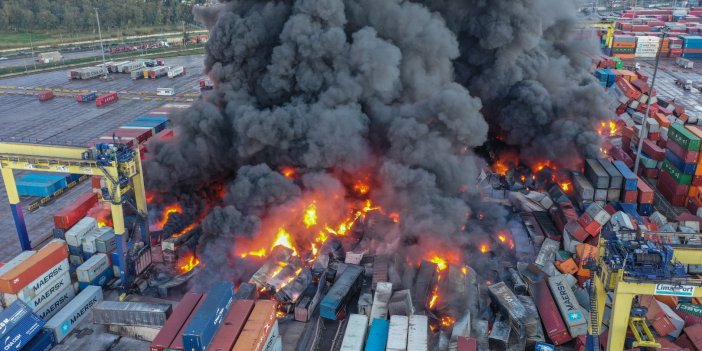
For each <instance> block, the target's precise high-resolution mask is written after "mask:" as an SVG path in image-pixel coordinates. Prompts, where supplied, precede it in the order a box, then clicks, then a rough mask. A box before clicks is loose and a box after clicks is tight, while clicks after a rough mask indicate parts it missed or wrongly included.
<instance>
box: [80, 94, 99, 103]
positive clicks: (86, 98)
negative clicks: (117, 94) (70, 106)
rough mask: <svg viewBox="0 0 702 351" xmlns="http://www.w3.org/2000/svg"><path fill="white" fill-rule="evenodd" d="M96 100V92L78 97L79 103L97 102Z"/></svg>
mask: <svg viewBox="0 0 702 351" xmlns="http://www.w3.org/2000/svg"><path fill="white" fill-rule="evenodd" d="M96 98H97V93H96V92H94V91H93V92H90V93H84V94H78V95H76V101H78V102H89V101H93V100H95V99H96Z"/></svg>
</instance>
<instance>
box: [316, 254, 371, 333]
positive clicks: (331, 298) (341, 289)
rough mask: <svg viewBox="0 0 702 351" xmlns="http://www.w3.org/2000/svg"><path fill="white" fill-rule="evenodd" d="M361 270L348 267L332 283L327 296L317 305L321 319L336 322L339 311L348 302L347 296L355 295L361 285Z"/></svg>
mask: <svg viewBox="0 0 702 351" xmlns="http://www.w3.org/2000/svg"><path fill="white" fill-rule="evenodd" d="M362 273H363V268H362V267H359V266H356V265H348V266H347V267H346V269H345V270H344V272H343V273H342V274H341V276H340V277H339V279H337V280H336V282H334V285H332V287H331V289H329V292H327V295H326V296H324V298H323V299H322V302H321V303H320V305H319V307H320V308H319V315H320V316H322V318H326V319H331V320H336V319H337V318H338V313H339V311H340V310H341V309H342V308H343V307H344V306H343V305H344V304H345V303H346V302H348V300H349V296H350V295H353V294H355V293H356V292H357V291H358V289H360V287H361V286H360V285H361V284H362Z"/></svg>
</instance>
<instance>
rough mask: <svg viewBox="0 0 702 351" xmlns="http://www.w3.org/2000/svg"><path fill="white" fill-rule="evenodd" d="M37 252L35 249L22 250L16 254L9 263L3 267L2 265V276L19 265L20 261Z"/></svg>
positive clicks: (0, 271)
mask: <svg viewBox="0 0 702 351" xmlns="http://www.w3.org/2000/svg"><path fill="white" fill-rule="evenodd" d="M36 253H37V252H36V251H34V250H28V251H22V252H20V253H19V254H18V255H17V256H15V257H14V258H13V259H11V260H10V261H8V262H7V263H5V264H4V265H3V266H2V267H0V276H2V275H4V274H5V273H7V272H9V271H11V270H12V269H13V268H15V267H17V266H19V264H20V263H22V262H24V261H26V260H27V259H29V258H30V257H32V256H34V254H36Z"/></svg>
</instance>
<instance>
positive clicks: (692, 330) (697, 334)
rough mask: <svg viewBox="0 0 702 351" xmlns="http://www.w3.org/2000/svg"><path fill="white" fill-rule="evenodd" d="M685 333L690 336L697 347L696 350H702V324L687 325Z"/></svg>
mask: <svg viewBox="0 0 702 351" xmlns="http://www.w3.org/2000/svg"><path fill="white" fill-rule="evenodd" d="M684 330H685V335H687V337H688V338H690V342H692V344H693V345H694V346H695V348H696V349H697V350H696V351H700V350H702V324H696V325H693V326H689V327H686V328H685V329H684Z"/></svg>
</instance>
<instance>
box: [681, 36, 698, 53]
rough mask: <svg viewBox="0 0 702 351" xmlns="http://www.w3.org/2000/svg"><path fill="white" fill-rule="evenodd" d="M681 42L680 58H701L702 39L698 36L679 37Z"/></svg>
mask: <svg viewBox="0 0 702 351" xmlns="http://www.w3.org/2000/svg"><path fill="white" fill-rule="evenodd" d="M680 38H681V39H682V42H683V51H682V55H681V57H684V58H702V37H700V36H687V35H685V36H681V37H680Z"/></svg>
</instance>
